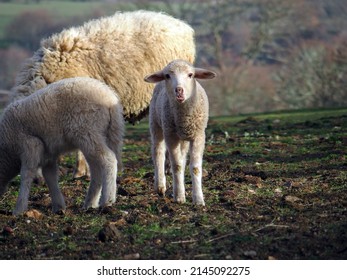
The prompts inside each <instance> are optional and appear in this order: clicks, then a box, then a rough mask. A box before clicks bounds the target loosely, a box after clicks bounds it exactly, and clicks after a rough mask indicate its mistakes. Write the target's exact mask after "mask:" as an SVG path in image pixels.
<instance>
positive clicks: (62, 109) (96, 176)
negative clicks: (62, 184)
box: [0, 78, 124, 215]
mask: <svg viewBox="0 0 347 280" xmlns="http://www.w3.org/2000/svg"><path fill="white" fill-rule="evenodd" d="M123 134H124V119H123V112H122V106H121V104H120V101H119V100H118V97H117V95H116V94H115V92H114V91H113V90H112V89H111V88H109V87H108V86H107V85H105V84H104V83H102V82H100V81H98V80H95V79H91V78H69V79H63V80H61V81H59V82H56V83H53V84H50V85H48V86H47V87H44V88H43V89H41V90H38V91H37V92H36V93H34V94H32V95H31V96H29V97H27V98H24V99H21V100H18V101H15V102H13V103H11V104H10V105H8V106H7V108H6V109H5V111H4V112H3V115H2V118H1V120H0V195H2V194H3V193H4V192H5V191H6V189H7V184H8V182H9V181H10V180H11V179H12V178H13V177H14V176H16V175H17V174H18V173H19V172H20V175H21V184H20V191H19V196H18V199H17V203H16V207H15V209H14V211H13V214H15V215H17V214H20V213H22V212H24V211H26V210H27V207H28V198H29V191H30V186H31V183H32V180H33V177H34V176H35V175H36V172H37V169H38V168H39V167H41V168H42V173H43V176H44V179H45V181H46V183H47V185H48V188H49V192H50V195H51V198H52V208H53V211H54V212H58V211H61V210H64V209H65V207H66V206H65V202H64V198H63V195H62V193H61V191H60V189H59V187H58V172H57V171H58V167H57V159H58V157H59V155H60V154H62V153H65V152H68V151H71V150H74V149H79V150H81V151H82V152H83V154H84V156H85V157H86V159H87V162H88V164H89V165H90V170H91V182H90V188H89V190H88V193H87V196H86V199H85V203H84V207H85V208H89V207H98V206H107V205H110V204H112V203H113V202H115V199H116V178H117V165H118V168H119V167H120V165H121V149H122V141H123ZM100 195H101V197H100Z"/></svg>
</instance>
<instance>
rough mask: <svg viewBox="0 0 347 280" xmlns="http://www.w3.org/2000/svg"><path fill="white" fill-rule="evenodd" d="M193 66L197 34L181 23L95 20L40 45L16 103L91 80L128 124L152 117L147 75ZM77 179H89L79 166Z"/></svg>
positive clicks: (134, 15) (121, 16)
mask: <svg viewBox="0 0 347 280" xmlns="http://www.w3.org/2000/svg"><path fill="white" fill-rule="evenodd" d="M178 57H180V58H182V59H185V60H188V61H190V62H191V63H193V62H194V59H195V43H194V30H193V29H192V28H191V27H190V26H189V25H188V24H186V23H184V22H182V21H181V20H178V19H175V18H173V17H171V16H169V15H166V14H163V13H157V12H150V11H134V12H124V13H121V12H118V13H116V14H114V15H113V16H109V17H103V18H100V19H96V20H91V21H89V22H87V23H85V24H84V25H82V26H79V27H72V28H69V29H66V30H63V31H62V32H60V33H58V34H55V35H53V36H52V37H50V38H47V39H44V40H42V41H41V47H40V49H38V50H37V51H36V52H35V53H34V55H33V56H32V57H31V58H30V59H29V60H28V61H27V63H26V64H25V65H24V66H23V68H22V69H21V70H20V72H19V74H18V75H17V78H16V84H15V87H14V88H13V90H12V92H13V94H12V100H16V99H20V98H23V97H25V96H28V95H30V94H32V93H34V92H35V91H36V90H37V89H39V88H40V87H38V85H40V83H39V84H38V83H36V82H35V81H36V80H37V79H43V80H44V81H45V82H46V83H47V84H50V83H53V82H56V81H59V80H61V79H64V78H70V77H91V78H94V79H97V80H100V81H103V82H105V83H106V84H107V85H108V86H110V87H111V88H113V89H114V90H115V92H117V94H118V96H119V99H120V100H121V103H122V106H123V113H124V117H125V119H126V120H129V121H130V122H135V121H136V120H139V119H141V118H142V117H143V116H144V115H146V114H147V113H148V106H149V103H150V100H151V98H152V91H153V88H154V86H153V85H150V84H146V83H144V82H143V77H144V76H145V75H147V74H148V73H151V72H154V71H156V70H157V69H161V68H162V67H164V66H165V65H166V64H167V63H169V62H170V61H171V60H173V59H176V58H178ZM77 163H78V164H79V165H78V166H77V169H76V173H75V177H80V176H83V175H86V174H87V170H86V168H84V166H85V165H84V162H83V161H78V162H77Z"/></svg>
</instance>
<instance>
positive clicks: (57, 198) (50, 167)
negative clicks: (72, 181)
mask: <svg viewBox="0 0 347 280" xmlns="http://www.w3.org/2000/svg"><path fill="white" fill-rule="evenodd" d="M42 174H43V177H44V178H45V181H46V183H47V185H48V189H49V193H50V195H51V199H52V211H53V212H54V213H57V212H59V211H64V210H65V209H66V205H65V201H64V197H63V195H62V193H61V191H60V189H59V184H58V164H57V161H56V160H53V161H50V162H48V163H47V164H46V165H45V166H43V167H42Z"/></svg>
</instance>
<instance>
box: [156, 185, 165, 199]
mask: <svg viewBox="0 0 347 280" xmlns="http://www.w3.org/2000/svg"><path fill="white" fill-rule="evenodd" d="M156 191H157V193H158V195H159V196H163V197H164V196H165V193H166V187H158V188H157V190H156Z"/></svg>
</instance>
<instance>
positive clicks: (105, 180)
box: [99, 149, 117, 207]
mask: <svg viewBox="0 0 347 280" xmlns="http://www.w3.org/2000/svg"><path fill="white" fill-rule="evenodd" d="M102 165H103V166H102V191H101V198H100V202H99V205H100V206H102V207H104V206H110V205H112V204H113V203H114V202H115V201H116V195H117V159H116V155H115V154H114V153H113V152H112V151H111V150H110V149H108V150H106V152H105V154H104V157H103V163H102Z"/></svg>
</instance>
